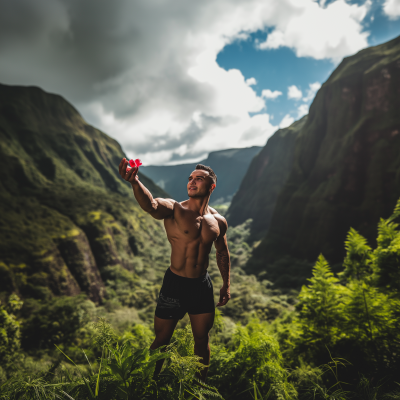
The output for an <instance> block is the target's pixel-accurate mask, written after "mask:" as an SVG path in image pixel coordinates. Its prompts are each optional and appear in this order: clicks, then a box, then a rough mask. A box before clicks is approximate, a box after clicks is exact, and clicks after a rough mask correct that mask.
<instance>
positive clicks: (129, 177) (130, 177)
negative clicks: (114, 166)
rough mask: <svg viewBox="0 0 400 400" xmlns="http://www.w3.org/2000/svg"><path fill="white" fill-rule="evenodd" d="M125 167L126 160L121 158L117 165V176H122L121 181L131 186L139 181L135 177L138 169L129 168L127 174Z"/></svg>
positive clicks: (126, 164) (126, 165)
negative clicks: (123, 180)
mask: <svg viewBox="0 0 400 400" xmlns="http://www.w3.org/2000/svg"><path fill="white" fill-rule="evenodd" d="M127 167H128V160H127V159H126V158H123V159H122V160H121V162H120V163H119V174H120V175H121V176H122V178H123V179H125V180H126V181H127V182H129V183H131V184H132V183H135V182H137V181H138V180H139V177H138V176H137V173H138V171H139V167H135V168H131V169H130V170H129V171H128V172H126V169H127Z"/></svg>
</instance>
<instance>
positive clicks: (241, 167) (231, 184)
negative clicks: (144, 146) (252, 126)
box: [143, 146, 261, 205]
mask: <svg viewBox="0 0 400 400" xmlns="http://www.w3.org/2000/svg"><path fill="white" fill-rule="evenodd" d="M260 150H261V147H258V146H253V147H246V148H243V149H227V150H220V151H213V152H211V153H210V154H209V155H208V157H207V158H206V159H205V160H202V161H199V162H198V163H191V164H180V165H171V166H162V167H160V166H154V165H150V166H147V167H143V172H144V173H145V174H146V175H147V176H149V177H150V178H151V179H152V180H153V181H154V182H156V183H157V184H158V185H160V186H161V187H162V188H164V189H165V190H166V191H167V192H168V193H169V194H170V195H171V196H172V197H173V198H174V199H175V200H177V201H183V200H186V199H187V198H188V197H187V189H186V185H187V178H188V177H189V175H190V173H191V172H192V171H193V170H194V169H195V167H196V164H203V165H208V166H210V167H211V168H212V169H213V170H214V172H215V173H216V174H217V178H218V182H217V187H216V189H215V191H214V193H213V195H212V196H211V200H210V204H211V205H213V204H219V203H222V202H227V201H230V200H231V199H232V196H233V195H234V194H235V192H236V191H237V190H238V188H239V185H240V182H241V181H242V178H243V177H244V175H245V173H246V171H247V168H248V166H249V165H250V162H251V160H252V159H253V157H254V156H255V155H256V154H257V153H258V152H259V151H260Z"/></svg>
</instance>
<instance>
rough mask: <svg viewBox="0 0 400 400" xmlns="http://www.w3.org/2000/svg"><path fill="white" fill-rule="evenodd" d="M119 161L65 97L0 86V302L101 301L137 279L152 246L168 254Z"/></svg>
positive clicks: (116, 148) (112, 146) (118, 153)
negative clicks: (112, 286) (132, 275)
mask: <svg viewBox="0 0 400 400" xmlns="http://www.w3.org/2000/svg"><path fill="white" fill-rule="evenodd" d="M122 157H124V153H123V151H122V149H121V147H120V145H119V144H118V143H117V142H116V141H115V140H114V139H112V138H110V137H109V136H107V135H106V134H105V133H103V132H100V131H99V130H97V129H95V128H93V127H92V126H90V125H88V124H87V123H86V122H85V121H84V120H83V118H82V117H81V116H80V114H79V113H78V112H77V110H76V109H75V108H74V107H73V106H71V105H70V104H69V103H68V102H67V101H66V100H64V99H63V98H62V97H60V96H57V95H53V94H49V93H46V92H44V91H43V90H41V89H39V88H36V87H19V86H6V85H0V208H1V215H0V239H1V240H0V294H1V292H3V293H4V292H12V291H13V292H17V293H19V294H20V295H22V296H31V297H36V298H48V297H49V296H52V295H60V294H66V295H73V294H78V293H81V292H83V293H87V294H88V295H89V297H90V298H91V299H92V300H94V301H97V302H99V301H102V299H103V298H104V296H105V283H104V282H106V280H107V279H112V277H113V276H115V274H123V273H124V272H123V271H133V270H134V269H135V268H136V266H137V265H140V264H141V263H142V260H144V259H145V257H146V255H145V254H146V252H145V250H144V249H146V248H147V247H157V246H158V247H160V248H163V246H166V239H165V235H164V230H163V227H162V225H161V224H160V223H159V222H158V221H155V220H153V219H152V218H151V217H149V216H148V215H147V214H146V213H144V212H143V211H142V210H141V209H140V207H139V206H138V204H137V203H136V201H135V200H134V197H133V194H132V189H131V188H130V185H129V184H128V183H127V182H125V181H123V180H122V179H121V177H120V176H119V175H118V164H119V162H120V160H121V159H122ZM141 180H142V181H143V182H144V184H145V185H146V186H147V187H149V189H150V190H151V191H152V192H153V193H154V194H155V195H156V196H167V194H166V193H165V192H164V191H163V190H162V189H160V188H159V187H158V186H156V185H155V184H154V183H153V182H152V181H151V180H150V179H148V178H147V177H146V176H145V175H143V174H141ZM145 261H146V260H145ZM148 261H150V260H147V261H146V262H148Z"/></svg>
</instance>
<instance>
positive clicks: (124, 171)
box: [122, 160, 128, 179]
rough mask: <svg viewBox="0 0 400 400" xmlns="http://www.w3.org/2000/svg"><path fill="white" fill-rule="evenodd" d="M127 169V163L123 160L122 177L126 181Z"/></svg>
mask: <svg viewBox="0 0 400 400" xmlns="http://www.w3.org/2000/svg"><path fill="white" fill-rule="evenodd" d="M127 167H128V161H126V160H124V163H123V164H122V177H123V178H124V179H126V168H127Z"/></svg>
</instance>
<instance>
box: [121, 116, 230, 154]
mask: <svg viewBox="0 0 400 400" xmlns="http://www.w3.org/2000/svg"><path fill="white" fill-rule="evenodd" d="M221 121H222V119H221V118H217V117H211V116H208V115H201V116H200V117H199V119H198V121H191V123H190V125H189V126H188V127H187V128H186V129H185V130H184V131H183V132H182V133H181V134H180V135H179V136H172V135H170V134H169V133H166V134H165V135H163V136H161V137H158V138H157V142H155V139H154V138H149V140H148V141H146V142H144V143H140V144H134V145H132V146H130V145H127V146H126V149H127V151H135V152H139V153H150V152H151V153H156V152H159V151H165V150H174V149H177V148H179V147H180V146H182V145H183V144H186V145H187V147H188V149H191V148H192V147H194V146H195V145H196V143H197V142H198V141H199V140H201V139H202V138H203V137H204V135H205V134H206V132H207V131H208V130H209V129H210V128H211V127H213V126H216V125H219V124H220V123H221ZM174 154H175V156H173V158H171V160H170V161H174V160H177V159H178V158H177V157H178V155H177V153H174ZM185 154H188V156H185V158H186V159H188V158H190V151H189V152H188V153H185ZM199 154H204V151H202V152H199Z"/></svg>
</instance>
